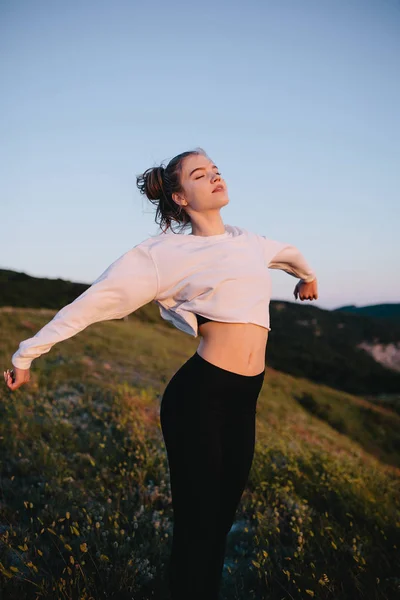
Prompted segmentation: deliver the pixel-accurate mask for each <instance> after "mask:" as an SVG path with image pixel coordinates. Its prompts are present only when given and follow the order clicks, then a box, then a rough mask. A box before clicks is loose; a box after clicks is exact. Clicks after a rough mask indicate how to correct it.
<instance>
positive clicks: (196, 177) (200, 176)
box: [195, 171, 222, 179]
mask: <svg viewBox="0 0 400 600" xmlns="http://www.w3.org/2000/svg"><path fill="white" fill-rule="evenodd" d="M217 175H222V173H219V172H218V171H217ZM202 177H204V175H200V177H195V179H201V178H202Z"/></svg>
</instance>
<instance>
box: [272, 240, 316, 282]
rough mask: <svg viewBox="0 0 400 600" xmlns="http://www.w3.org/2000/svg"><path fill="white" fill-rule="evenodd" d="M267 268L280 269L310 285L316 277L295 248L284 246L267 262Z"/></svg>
mask: <svg viewBox="0 0 400 600" xmlns="http://www.w3.org/2000/svg"><path fill="white" fill-rule="evenodd" d="M268 267H269V268H270V269H282V271H286V273H289V275H292V276H293V277H298V278H299V279H301V280H302V281H304V282H305V283H311V281H313V280H314V279H316V277H317V276H316V274H315V272H314V271H313V269H312V268H311V267H310V265H309V264H308V262H307V261H306V259H305V258H304V256H303V255H302V253H301V252H300V250H299V249H298V248H296V246H291V245H286V246H285V247H284V248H282V249H281V250H279V251H278V252H277V254H275V255H274V256H273V257H272V258H271V260H270V261H269V264H268Z"/></svg>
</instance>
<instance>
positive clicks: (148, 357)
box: [0, 309, 400, 600]
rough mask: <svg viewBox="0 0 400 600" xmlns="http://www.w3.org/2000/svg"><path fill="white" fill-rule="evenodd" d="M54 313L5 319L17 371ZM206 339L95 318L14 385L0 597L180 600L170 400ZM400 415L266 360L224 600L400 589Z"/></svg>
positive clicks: (5, 398)
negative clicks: (169, 571) (175, 577)
mask: <svg viewBox="0 0 400 600" xmlns="http://www.w3.org/2000/svg"><path fill="white" fill-rule="evenodd" d="M47 313H48V314H47ZM53 314H54V311H47V312H46V311H43V312H41V311H38V310H33V309H15V310H9V311H8V312H0V329H1V332H2V346H1V348H0V355H1V359H2V364H3V365H4V368H7V367H10V366H11V364H10V358H11V355H12V353H13V352H14V351H15V349H16V348H17V346H18V343H19V342H20V341H21V340H22V339H26V338H27V337H30V336H31V335H33V334H34V333H35V331H37V330H38V328H39V327H40V326H42V325H43V324H45V323H46V322H47V321H48V320H49V318H50V317H51V316H52V315H53ZM270 343H271V340H270ZM197 344H198V340H194V339H193V338H191V337H190V336H187V335H185V334H183V333H182V332H180V331H177V330H174V329H172V328H171V329H170V330H168V329H166V328H165V327H164V326H163V325H158V324H154V323H153V324H152V323H143V322H141V321H140V320H139V319H137V318H136V317H129V319H128V320H126V321H123V320H121V321H112V322H105V323H98V324H95V325H92V326H91V327H89V328H88V329H86V330H85V331H83V332H81V333H80V334H78V335H77V336H75V337H74V338H71V339H70V340H66V341H65V342H62V343H61V344H57V345H56V346H54V347H53V349H52V350H51V351H50V352H49V353H48V354H47V355H43V356H42V357H41V358H39V359H37V360H36V361H35V362H34V363H33V365H32V370H31V375H32V378H31V382H30V383H29V385H25V386H23V387H22V388H21V389H19V390H16V391H15V392H9V391H8V390H7V388H6V386H5V385H3V387H2V388H1V391H0V457H1V458H0V595H1V593H2V595H3V597H4V598H10V599H13V598H18V599H19V600H22V599H23V598H51V599H53V598H63V599H64V598H65V599H70V598H72V599H75V598H76V599H87V600H89V598H94V599H96V600H97V599H99V598H118V599H124V598H126V599H128V598H135V600H141V599H143V600H144V599H145V598H149V599H150V598H154V599H160V600H167V598H168V595H167V591H166V590H167V584H166V573H165V568H166V562H167V560H168V557H169V553H170V544H171V541H172V507H171V497H170V486H169V476H168V464H167V458H166V451H165V447H164V443H163V439H162V434H161V428H160V423H159V407H160V401H161V396H162V393H163V390H164V388H165V385H166V383H167V382H168V380H169V379H170V377H171V376H172V375H173V373H174V372H175V371H176V370H177V369H178V368H179V367H180V366H181V364H182V363H183V362H184V361H185V360H186V359H187V358H189V356H190V355H191V354H193V352H194V351H195V349H196V347H197ZM399 424H400V415H399V414H398V413H397V412H395V411H392V410H390V409H388V408H385V407H383V406H377V405H375V404H372V403H370V402H368V401H367V400H365V399H363V398H360V397H356V396H352V395H351V394H347V393H344V392H341V391H337V390H333V389H331V388H329V387H327V386H323V385H318V384H316V383H312V382H310V381H308V380H307V379H302V378H297V377H295V376H292V375H288V374H283V373H280V372H278V371H275V370H274V369H271V368H269V367H268V362H267V371H266V377H265V382H264V386H263V389H262V392H261V395H260V398H259V403H258V407H257V441H256V451H255V456H254V462H253V465H252V469H251V473H250V478H249V482H248V485H247V488H246V490H245V492H244V494H243V497H242V501H241V503H240V506H239V508H238V511H237V516H236V522H235V525H234V527H233V528H232V531H231V533H230V535H229V539H228V548H227V557H226V568H225V570H224V577H223V585H222V590H221V600H239V599H240V600H242V599H243V600H249V599H257V600H264V599H265V600H284V599H285V600H286V599H287V600H291V599H296V600H297V599H300V598H301V599H302V598H307V599H308V598H315V599H318V600H325V599H327V600H328V599H332V600H333V599H334V600H344V599H346V600H347V599H349V600H350V599H351V600H355V599H359V598H360V599H361V598H367V599H374V600H375V599H376V600H378V599H379V600H381V599H387V600H394V599H395V598H400V560H399V551H398V549H399V546H400V514H399V504H400V469H399V467H400V465H399V452H398V450H399V445H398V444H399V431H400V428H399Z"/></svg>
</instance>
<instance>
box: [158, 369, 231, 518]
mask: <svg viewBox="0 0 400 600" xmlns="http://www.w3.org/2000/svg"><path fill="white" fill-rule="evenodd" d="M183 367H185V365H183ZM183 367H182V368H181V369H182V370H179V371H178V372H177V373H175V375H174V377H173V378H172V379H171V381H170V382H169V384H168V385H167V387H166V389H165V392H164V394H163V398H162V401H161V410H160V421H161V428H162V433H163V437H164V442H165V447H166V450H167V456H168V464H169V471H170V482H171V493H172V504H173V508H174V512H175V517H174V518H176V519H179V518H182V519H184V518H186V517H188V516H189V515H191V517H190V518H191V520H193V512H195V513H196V519H203V520H207V519H213V518H214V516H215V515H216V514H217V506H218V498H219V491H220V489H219V484H220V481H221V470H222V456H223V454H222V452H223V448H222V428H223V423H222V421H221V418H220V416H219V415H218V414H216V413H214V412H213V411H212V409H211V408H210V407H211V406H212V395H213V393H214V391H213V389H212V388H210V387H208V386H207V385H204V381H203V382H200V381H197V380H196V379H193V377H194V376H196V372H193V371H191V372H190V375H191V377H192V379H190V377H189V373H188V371H187V369H185V368H183ZM206 397H207V399H208V401H205V398H206ZM210 401H211V402H210Z"/></svg>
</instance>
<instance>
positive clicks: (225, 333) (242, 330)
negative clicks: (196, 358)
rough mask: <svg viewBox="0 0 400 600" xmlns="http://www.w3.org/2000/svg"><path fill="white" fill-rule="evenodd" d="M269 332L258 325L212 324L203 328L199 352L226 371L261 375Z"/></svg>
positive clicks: (208, 323) (200, 333) (200, 329)
mask: <svg viewBox="0 0 400 600" xmlns="http://www.w3.org/2000/svg"><path fill="white" fill-rule="evenodd" d="M268 331H269V330H268V329H267V328H266V327H261V326H260V325H255V324H254V323H222V322H221V321H209V322H207V323H203V324H202V325H200V326H199V329H198V332H199V335H201V338H202V339H201V341H200V344H199V345H198V348H197V353H198V354H200V356H202V357H203V358H204V359H205V360H208V361H209V362H210V363H212V364H214V365H216V366H217V367H221V368H222V369H226V370H228V371H233V372H234V373H239V374H240V375H258V374H259V373H261V372H262V371H263V370H264V369H265V352H266V348H267V340H268Z"/></svg>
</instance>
